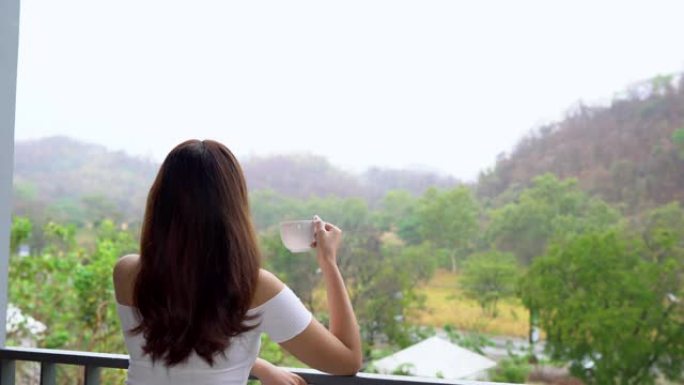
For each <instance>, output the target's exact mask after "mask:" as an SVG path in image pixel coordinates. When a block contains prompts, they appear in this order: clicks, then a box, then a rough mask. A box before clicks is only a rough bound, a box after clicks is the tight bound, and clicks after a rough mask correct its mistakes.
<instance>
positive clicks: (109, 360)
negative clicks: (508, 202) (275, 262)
mask: <svg viewBox="0 0 684 385" xmlns="http://www.w3.org/2000/svg"><path fill="white" fill-rule="evenodd" d="M16 361H30V362H38V363H40V384H41V385H55V384H56V377H57V370H56V365H77V366H82V367H83V368H84V369H83V375H84V382H83V383H84V384H85V385H99V384H100V369H102V368H112V369H127V368H128V356H127V355H124V354H106V353H90V352H78V351H71V350H54V349H34V348H15V347H5V348H0V385H14V383H15V382H14V380H15V369H16ZM287 370H290V371H292V372H294V373H297V374H299V375H300V376H302V377H303V378H304V379H305V380H306V382H307V383H309V384H316V385H381V384H390V385H487V384H489V385H493V383H487V382H478V381H466V380H444V379H437V378H424V377H408V376H391V375H382V374H371V373H359V374H357V375H356V376H331V375H328V374H325V373H321V372H319V371H316V370H312V369H299V368H297V369H295V368H287ZM499 385H500V384H499Z"/></svg>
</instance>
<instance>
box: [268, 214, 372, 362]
mask: <svg viewBox="0 0 684 385" xmlns="http://www.w3.org/2000/svg"><path fill="white" fill-rule="evenodd" d="M314 229H315V246H316V257H317V259H318V264H319V266H320V268H321V272H322V274H323V280H324V281H325V286H326V290H327V297H328V308H329V311H330V330H328V329H326V328H325V327H324V326H323V325H321V323H320V322H318V321H316V320H315V319H314V320H313V321H312V322H311V323H310V324H309V326H308V327H307V328H306V329H304V331H303V332H302V333H300V334H298V335H297V336H296V337H294V338H292V339H290V340H288V341H285V342H282V343H281V346H282V347H283V348H284V349H285V350H287V351H288V352H290V353H292V354H293V355H294V356H295V357H297V358H298V359H299V360H300V361H302V362H304V363H305V364H307V365H309V366H310V367H312V368H314V369H318V370H322V371H324V372H328V373H331V374H340V375H353V374H356V372H358V371H359V370H360V369H361V365H362V363H363V357H362V354H361V336H360V334H359V326H358V323H357V322H356V316H355V315H354V309H352V306H351V301H350V300H349V295H348V293H347V289H346V287H345V285H344V280H343V279H342V274H340V270H339V268H338V267H337V249H338V247H339V245H340V242H341V240H342V231H341V230H340V229H339V228H337V227H336V226H334V225H332V224H329V223H324V222H322V221H321V220H320V218H318V217H316V218H315V219H314Z"/></svg>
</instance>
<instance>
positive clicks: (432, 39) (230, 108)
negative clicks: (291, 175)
mask: <svg viewBox="0 0 684 385" xmlns="http://www.w3.org/2000/svg"><path fill="white" fill-rule="evenodd" d="M682 15H684V2H682V1H674V0H673V1H654V0H644V1H638V2H637V1H628V0H627V1H626V0H621V1H596V0H590V1H579V0H572V1H564V2H560V1H547V0H544V1H541V0H540V1H522V0H516V1H509V0H502V1H482V0H477V1H470V2H466V1H425V0H420V1H398V0H391V1H371V0H363V1H338V2H329V1H244V2H228V1H225V0H216V1H210V0H192V1H187V0H184V1H175V0H117V1H111V0H109V1H101V0H58V1H55V0H22V9H21V31H20V34H21V37H20V55H19V56H20V57H19V80H18V92H17V93H18V95H17V128H16V138H17V140H22V139H27V138H39V137H44V136H49V135H57V134H60V135H68V136H72V137H75V138H78V139H82V140H86V141H90V142H95V143H101V144H104V145H106V146H107V147H109V148H111V149H123V150H125V151H127V152H129V153H131V154H136V155H143V156H150V157H152V158H154V159H157V160H162V159H163V157H164V156H165V154H166V153H167V152H168V151H169V150H170V149H171V148H172V147H173V146H174V145H175V144H177V143H178V142H180V141H182V140H184V139H186V138H214V139H218V140H220V141H223V142H224V143H225V144H226V145H228V147H230V148H231V149H232V150H233V151H234V152H236V153H237V154H238V156H240V157H241V158H244V157H246V156H249V155H250V154H256V155H267V154H274V153H295V152H296V153H299V152H307V153H315V154H320V155H324V156H327V157H328V158H329V159H330V160H331V161H332V162H333V163H335V164H337V165H339V166H341V167H344V168H346V169H349V170H353V171H357V170H358V171H360V170H363V169H364V168H366V167H368V166H371V165H376V166H385V167H407V166H408V167H421V168H428V169H432V170H438V171H441V172H443V173H448V174H451V175H454V176H456V177H459V178H462V179H473V178H475V176H476V175H477V173H478V171H479V170H481V169H483V168H485V167H487V166H491V165H492V164H493V162H494V160H495V158H496V155H497V154H498V153H500V152H503V151H510V149H511V148H512V147H513V145H514V144H515V143H516V141H517V140H518V139H519V138H520V137H521V136H523V135H524V134H525V133H526V132H528V131H529V130H530V129H531V128H533V127H536V126H538V125H539V124H541V123H544V122H548V121H550V120H554V119H558V118H560V117H561V116H562V115H563V113H564V112H565V111H566V110H567V109H568V108H570V107H571V106H572V105H573V104H575V103H577V101H579V100H584V101H587V102H591V103H595V102H605V101H606V100H609V99H610V98H611V97H612V96H613V95H614V93H616V92H617V91H620V90H623V89H624V88H625V87H628V86H629V85H630V84H633V83H634V82H636V81H639V80H642V79H647V78H651V77H653V76H655V75H657V74H666V73H672V72H678V71H682V70H684V53H683V51H682V50H681V44H682V36H683V35H682V34H683V32H682V27H681V26H682Z"/></svg>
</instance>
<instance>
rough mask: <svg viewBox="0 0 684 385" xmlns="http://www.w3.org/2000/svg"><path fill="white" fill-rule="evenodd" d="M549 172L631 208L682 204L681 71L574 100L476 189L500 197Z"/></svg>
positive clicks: (503, 158) (487, 173) (683, 78)
mask: <svg viewBox="0 0 684 385" xmlns="http://www.w3.org/2000/svg"><path fill="white" fill-rule="evenodd" d="M547 172H550V173H554V174H556V175H558V176H559V177H561V178H566V177H574V178H577V179H578V181H579V183H580V185H581V186H582V187H583V188H584V189H585V190H587V191H589V192H590V193H593V194H596V195H598V196H600V197H602V198H603V199H605V200H607V201H609V202H612V203H615V204H618V205H621V206H623V208H624V209H625V211H626V212H628V213H630V212H631V213H634V212H638V211H640V210H642V209H646V208H648V207H652V206H653V205H657V204H662V203H667V202H671V201H679V202H684V76H682V75H681V74H680V75H672V76H659V77H656V78H654V79H651V80H649V81H647V82H642V83H639V84H636V85H635V86H633V87H631V88H630V89H628V90H627V91H626V92H624V93H622V94H621V95H619V96H617V97H616V98H615V99H614V100H613V101H612V102H611V103H610V105H608V106H593V107H592V106H587V105H579V106H577V108H575V109H574V110H573V111H571V112H570V113H568V116H567V117H566V118H565V119H564V120H562V121H560V122H556V123H553V124H550V125H546V126H543V127H541V128H540V129H538V130H535V131H534V132H532V133H531V134H530V135H528V136H527V137H525V138H523V139H522V140H521V141H520V142H519V143H518V144H517V145H516V146H515V148H514V150H513V151H512V152H511V154H510V155H503V156H500V157H499V159H498V160H497V162H496V165H495V166H494V168H493V169H490V170H486V171H484V172H482V173H481V174H480V177H479V180H478V184H477V186H478V187H477V190H478V194H479V195H480V196H481V197H483V198H487V199H493V200H496V199H505V197H508V196H512V195H514V194H505V192H507V191H509V192H510V191H513V192H514V191H516V190H518V189H520V188H522V187H524V186H526V185H527V184H528V183H529V182H530V180H531V179H532V178H533V177H534V176H536V175H539V174H543V173H547ZM497 197H498V198H497Z"/></svg>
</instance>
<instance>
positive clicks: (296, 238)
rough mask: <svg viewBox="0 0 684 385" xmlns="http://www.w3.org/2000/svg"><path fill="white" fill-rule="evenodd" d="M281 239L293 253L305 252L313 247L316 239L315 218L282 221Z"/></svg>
mask: <svg viewBox="0 0 684 385" xmlns="http://www.w3.org/2000/svg"><path fill="white" fill-rule="evenodd" d="M280 239H282V240H283V244H284V245H285V247H287V249H288V250H290V251H291V252H293V253H303V252H306V251H309V250H310V249H311V244H312V243H313V241H314V227H313V220H311V219H306V220H300V221H287V222H281V223H280Z"/></svg>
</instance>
